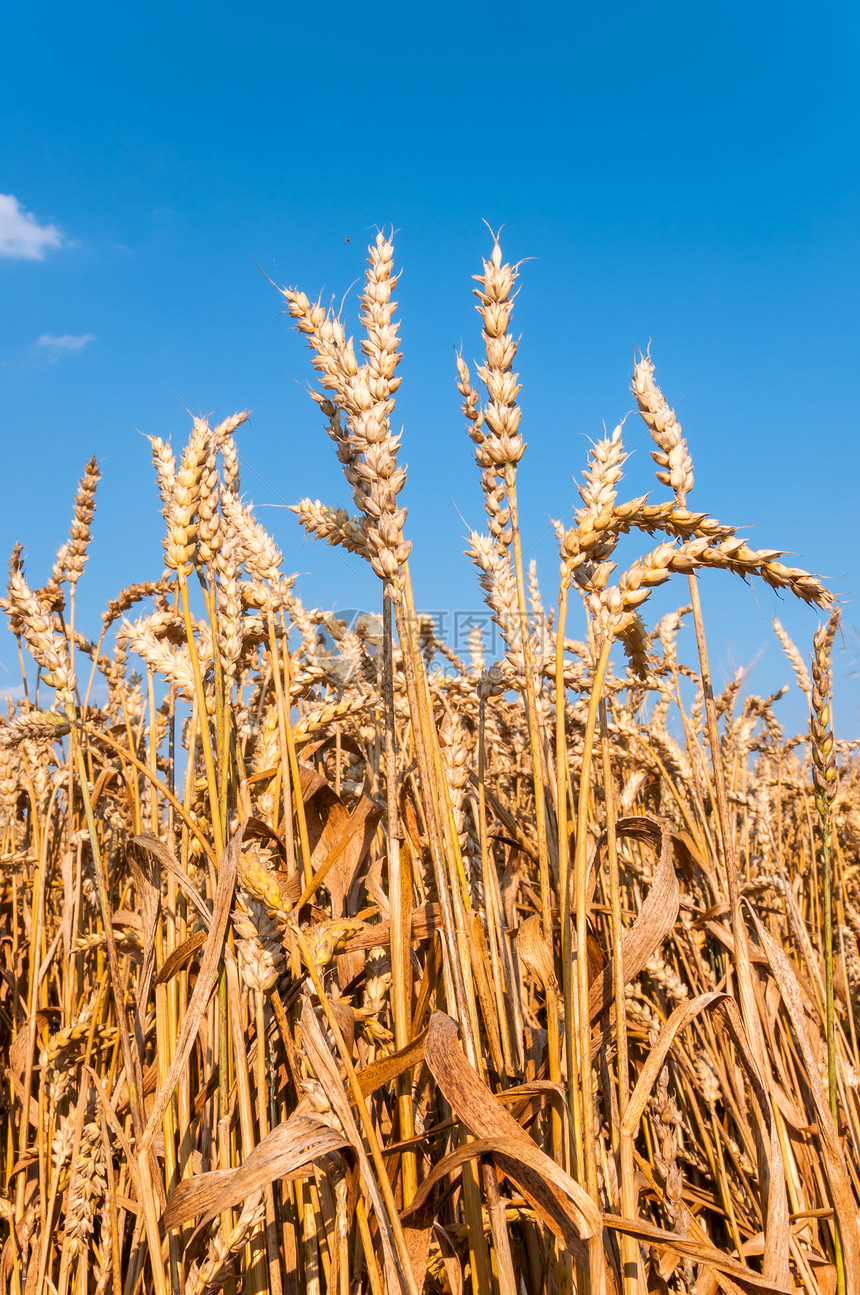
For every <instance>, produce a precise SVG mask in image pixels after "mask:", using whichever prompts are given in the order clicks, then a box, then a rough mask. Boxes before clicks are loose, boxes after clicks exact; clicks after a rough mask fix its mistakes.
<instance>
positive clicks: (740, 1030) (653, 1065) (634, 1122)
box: [621, 992, 788, 1289]
mask: <svg viewBox="0 0 860 1295" xmlns="http://www.w3.org/2000/svg"><path fill="white" fill-rule="evenodd" d="M703 1011H708V1012H712V1013H713V1014H714V1016H717V1017H718V1018H720V1023H721V1024H722V1026H723V1027H724V1029H725V1030H726V1032H727V1034H728V1035H729V1036H730V1037H731V1039H732V1041H733V1043H734V1045H735V1047H736V1048H737V1051H738V1055H739V1057H740V1060H741V1064H742V1065H743V1068H744V1070H745V1071H746V1075H747V1078H748V1080H749V1083H750V1087H751V1088H752V1091H753V1093H754V1095H755V1099H756V1102H757V1104H758V1108H759V1113H760V1116H761V1119H762V1121H763V1123H764V1124H765V1126H766V1128H767V1137H766V1138H762V1146H763V1151H764V1155H765V1161H766V1163H765V1166H764V1168H765V1170H766V1172H767V1179H766V1182H767V1187H766V1192H767V1226H766V1229H765V1235H766V1245H765V1253H764V1271H765V1275H766V1276H767V1278H768V1280H769V1281H771V1282H774V1283H776V1284H777V1285H779V1287H780V1289H781V1288H782V1286H784V1285H785V1284H786V1283H787V1281H788V1201H787V1199H786V1194H785V1178H784V1172H783V1165H782V1151H781V1148H780V1143H779V1135H778V1132H777V1127H776V1120H775V1118H774V1113H773V1106H772V1104H771V1101H770V1097H769V1096H768V1094H767V1092H766V1091H765V1089H764V1088H763V1086H762V1082H761V1078H760V1076H759V1070H758V1066H757V1065H756V1062H755V1058H754V1056H753V1054H752V1051H751V1049H750V1046H749V1041H748V1039H747V1036H746V1033H745V1031H744V1027H743V1022H742V1020H741V1014H740V1010H739V1008H738V1005H737V1003H736V1002H735V1000H734V999H733V998H729V996H728V995H727V994H720V993H716V992H711V993H708V994H700V995H699V997H698V998H694V999H692V1000H691V1001H690V1002H688V1003H682V1004H681V1005H680V1006H679V1007H676V1008H675V1010H674V1012H673V1013H672V1015H671V1016H670V1017H669V1019H668V1021H667V1022H666V1024H665V1025H664V1026H663V1028H662V1030H661V1031H660V1034H659V1035H658V1037H657V1040H656V1042H655V1043H654V1045H653V1047H652V1048H651V1051H650V1053H649V1054H648V1059H647V1060H646V1062H645V1065H644V1066H643V1068H642V1071H641V1073H640V1075H639V1078H638V1080H637V1081H636V1087H635V1088H634V1090H633V1093H632V1095H631V1098H630V1103H629V1105H628V1107H627V1110H626V1112H625V1115H624V1119H623V1120H622V1122H621V1131H622V1134H624V1135H625V1136H627V1137H631V1138H632V1137H635V1136H636V1131H637V1129H638V1127H639V1121H640V1119H641V1118H642V1113H643V1111H644V1110H645V1105H646V1103H647V1101H648V1098H649V1097H650V1096H651V1092H652V1090H653V1088H654V1085H655V1083H656V1081H657V1076H658V1075H659V1073H660V1070H661V1069H662V1066H663V1063H664V1061H665V1059H666V1056H667V1054H668V1052H669V1049H670V1048H671V1046H672V1044H673V1043H674V1041H675V1038H676V1037H677V1035H678V1034H679V1033H680V1032H681V1030H683V1029H684V1028H685V1027H686V1026H687V1025H689V1023H690V1021H692V1020H693V1018H694V1017H695V1016H697V1015H698V1014H699V1012H703ZM760 1169H761V1165H760Z"/></svg>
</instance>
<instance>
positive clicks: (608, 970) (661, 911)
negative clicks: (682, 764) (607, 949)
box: [588, 818, 681, 1021]
mask: <svg viewBox="0 0 860 1295" xmlns="http://www.w3.org/2000/svg"><path fill="white" fill-rule="evenodd" d="M615 830H616V833H617V835H618V836H619V837H633V838H634V839H636V840H639V841H645V842H646V843H647V844H648V845H650V846H652V847H653V848H654V849H655V850H657V851H658V852H659V859H660V861H659V863H658V865H657V870H656V872H655V873H654V880H653V881H652V883H651V889H650V890H649V891H648V898H647V899H646V900H645V903H644V904H643V905H642V908H641V911H640V912H639V913H638V914H637V916H636V918H635V920H634V921H633V924H632V925H631V926H630V928H629V929H628V930H627V931H625V933H624V938H623V940H622V943H621V962H622V966H623V968H624V982H625V984H627V983H629V982H630V981H631V980H633V979H634V977H636V976H638V974H639V972H640V971H641V970H642V968H643V967H644V966H645V963H646V962H647V961H648V959H649V958H650V957H651V955H652V954H653V953H654V952H655V950H656V949H658V948H659V947H660V945H661V944H662V943H663V941H664V940H665V939H666V937H667V935H668V934H669V933H670V931H671V930H672V927H673V926H674V925H675V919H676V918H677V916H678V909H679V907H680V898H681V896H680V890H679V888H678V878H677V877H676V875H675V869H674V867H673V866H672V834H671V833H670V832H669V830H668V828H666V827H665V826H663V825H662V824H660V823H657V822H655V820H654V819H652V818H621V819H619V820H618V822H617V824H616V828H615ZM605 839H606V833H604V834H603V835H602V836H601V837H600V839H599V840H598V842H597V846H596V847H595V860H599V858H600V853H601V851H602V849H603V848H604V844H605ZM595 872H596V868H595ZM613 976H614V971H613V962H612V959H610V960H609V962H608V963H607V964H606V966H605V967H604V969H603V971H602V972H601V973H600V975H599V976H598V978H597V979H596V980H595V981H594V983H593V985H592V986H591V992H590V994H589V997H588V1003H589V1013H590V1015H591V1019H592V1020H593V1021H594V1020H596V1019H597V1017H599V1016H600V1015H601V1013H602V1012H605V1011H606V1010H607V1008H609V1007H611V1006H612V1004H613V1002H614V984H613Z"/></svg>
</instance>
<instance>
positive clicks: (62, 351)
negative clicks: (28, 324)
mask: <svg viewBox="0 0 860 1295" xmlns="http://www.w3.org/2000/svg"><path fill="white" fill-rule="evenodd" d="M95 340H96V336H95V333H81V334H79V335H77V336H76V335H75V334H74V333H63V334H62V336H60V337H54V335H53V334H52V333H43V334H42V336H41V337H40V338H39V340H38V342H37V343H36V345H37V346H39V347H41V348H42V350H43V351H44V353H45V354H46V355H50V356H52V357H53V358H54V359H55V360H57V359H59V357H60V356H61V355H68V354H70V353H73V352H74V351H82V350H83V349H84V347H85V346H89V344H90V342H94V341H95Z"/></svg>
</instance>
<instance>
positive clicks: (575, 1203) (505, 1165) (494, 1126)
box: [424, 1012, 601, 1266]
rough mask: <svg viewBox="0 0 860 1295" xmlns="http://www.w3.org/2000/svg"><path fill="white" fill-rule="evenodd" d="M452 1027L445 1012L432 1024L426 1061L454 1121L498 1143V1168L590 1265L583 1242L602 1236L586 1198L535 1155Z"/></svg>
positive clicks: (546, 1158)
mask: <svg viewBox="0 0 860 1295" xmlns="http://www.w3.org/2000/svg"><path fill="white" fill-rule="evenodd" d="M457 1035H458V1027H457V1023H456V1021H453V1020H452V1019H451V1017H450V1016H446V1015H445V1014H444V1013H443V1012H434V1013H433V1015H432V1017H431V1018H430V1026H429V1029H428V1032H427V1040H426V1042H425V1044H424V1058H425V1061H426V1062H427V1066H428V1068H429V1070H430V1072H431V1074H432V1075H433V1077H434V1079H435V1080H436V1082H437V1083H438V1085H439V1087H440V1088H441V1089H442V1092H443V1094H444V1096H445V1098H446V1100H447V1101H448V1104H449V1105H450V1106H451V1109H452V1110H453V1111H454V1113H455V1115H456V1116H457V1117H458V1119H460V1120H462V1122H463V1123H464V1124H465V1125H466V1126H467V1127H468V1128H470V1129H471V1130H472V1132H473V1133H475V1134H476V1135H477V1137H479V1138H488V1139H495V1140H499V1146H500V1147H504V1149H503V1150H498V1149H497V1150H495V1151H494V1158H495V1160H496V1163H497V1165H498V1167H499V1168H500V1169H501V1170H502V1171H503V1172H504V1173H505V1174H507V1176H508V1178H510V1179H511V1181H512V1182H513V1183H515V1184H516V1186H517V1187H518V1188H519V1190H520V1191H521V1192H522V1194H523V1195H524V1196H525V1197H526V1199H527V1200H528V1201H529V1203H530V1204H531V1205H532V1206H533V1208H534V1209H535V1210H537V1212H538V1213H539V1215H540V1216H541V1218H542V1219H543V1220H544V1222H545V1223H546V1224H547V1226H548V1227H549V1228H551V1229H552V1231H553V1233H554V1235H555V1236H557V1237H558V1239H559V1240H560V1241H561V1242H562V1244H564V1245H566V1246H567V1247H568V1249H569V1250H570V1251H571V1252H572V1253H573V1254H574V1255H575V1257H576V1259H577V1262H578V1263H581V1264H582V1265H583V1266H587V1264H588V1255H587V1250H586V1247H585V1246H584V1245H583V1244H582V1242H583V1241H584V1240H587V1239H588V1238H589V1237H591V1236H593V1235H594V1234H595V1232H599V1231H600V1227H601V1222H600V1215H599V1213H598V1211H597V1208H596V1206H595V1205H594V1203H593V1201H592V1200H591V1199H590V1197H589V1196H588V1195H587V1194H586V1192H585V1191H584V1190H583V1189H582V1187H580V1185H579V1184H578V1183H575V1182H574V1181H573V1179H572V1178H570V1177H569V1175H567V1174H565V1172H564V1170H563V1169H561V1168H560V1167H559V1166H558V1165H557V1164H556V1163H555V1162H554V1161H553V1160H551V1159H550V1158H549V1156H547V1155H545V1154H544V1152H542V1151H540V1150H538V1148H537V1147H536V1146H535V1144H534V1142H532V1140H531V1138H530V1137H529V1136H528V1134H527V1133H526V1132H525V1131H524V1130H523V1129H522V1128H520V1126H519V1124H517V1122H516V1120H515V1119H514V1118H513V1116H512V1115H509V1114H508V1112H507V1111H506V1110H505V1108H504V1107H503V1106H502V1104H501V1102H500V1101H499V1100H498V1099H497V1098H496V1097H495V1096H494V1094H493V1093H492V1092H491V1091H490V1089H489V1088H488V1087H487V1086H486V1084H484V1083H483V1082H482V1080H481V1079H480V1077H479V1075H478V1074H477V1073H476V1071H475V1070H474V1069H473V1068H472V1066H470V1064H469V1062H468V1061H467V1060H466V1057H465V1056H464V1054H463V1052H462V1050H461V1048H460V1044H459V1041H458V1038H457Z"/></svg>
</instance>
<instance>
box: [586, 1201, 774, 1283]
mask: <svg viewBox="0 0 860 1295" xmlns="http://www.w3.org/2000/svg"><path fill="white" fill-rule="evenodd" d="M603 1222H604V1224H605V1226H606V1227H608V1228H612V1229H613V1230H614V1231H615V1232H623V1233H625V1235H626V1236H629V1237H635V1238H636V1240H637V1241H641V1242H644V1244H645V1245H650V1246H657V1247H658V1248H660V1249H665V1250H673V1251H674V1252H675V1253H676V1254H679V1255H681V1256H682V1257H685V1258H688V1259H692V1260H693V1261H694V1262H695V1263H700V1264H705V1266H706V1267H707V1268H709V1269H711V1270H712V1271H713V1272H714V1273H715V1275H716V1276H717V1279H718V1280H719V1277H720V1276H721V1275H723V1274H724V1275H726V1276H727V1277H729V1278H730V1280H731V1281H732V1282H733V1283H734V1284H735V1286H737V1287H738V1289H739V1290H742V1291H748V1292H749V1295H790V1289H789V1287H788V1286H783V1285H780V1284H779V1283H777V1282H774V1281H772V1280H771V1279H770V1278H768V1277H763V1276H762V1275H761V1274H760V1273H757V1272H754V1271H753V1269H751V1268H744V1266H743V1264H741V1263H739V1262H738V1260H737V1259H732V1258H731V1256H730V1255H726V1254H723V1253H722V1251H720V1250H716V1249H714V1247H713V1246H709V1245H707V1244H705V1243H704V1242H702V1241H694V1240H692V1238H690V1237H682V1236H679V1235H678V1234H677V1232H666V1231H664V1229H663V1228H658V1227H656V1226H655V1225H654V1224H652V1223H646V1222H645V1220H644V1219H635V1220H634V1219H624V1218H621V1216H620V1215H618V1214H604V1216H603Z"/></svg>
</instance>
